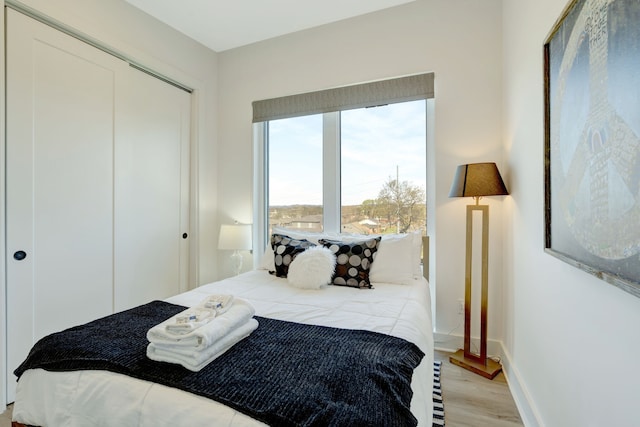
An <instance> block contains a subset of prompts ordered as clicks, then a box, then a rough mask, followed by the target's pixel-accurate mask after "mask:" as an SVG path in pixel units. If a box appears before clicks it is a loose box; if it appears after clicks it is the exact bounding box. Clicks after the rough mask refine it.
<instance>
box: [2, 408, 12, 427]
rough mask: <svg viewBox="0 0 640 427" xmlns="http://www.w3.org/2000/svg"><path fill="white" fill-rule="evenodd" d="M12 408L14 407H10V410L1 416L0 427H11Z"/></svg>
mask: <svg viewBox="0 0 640 427" xmlns="http://www.w3.org/2000/svg"><path fill="white" fill-rule="evenodd" d="M11 407H12V405H9V409H7V410H6V411H5V412H3V413H2V414H0V427H10V426H11Z"/></svg>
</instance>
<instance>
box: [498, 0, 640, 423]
mask: <svg viewBox="0 0 640 427" xmlns="http://www.w3.org/2000/svg"><path fill="white" fill-rule="evenodd" d="M566 3H567V2H566V0H508V1H504V2H503V4H504V12H503V14H504V66H505V68H504V75H505V89H504V94H505V97H504V109H503V110H504V113H505V115H504V124H505V128H504V142H505V150H506V153H507V159H508V160H507V162H508V168H509V170H510V185H511V186H510V190H511V197H510V198H509V199H508V200H506V201H505V202H506V203H505V219H508V221H507V222H506V224H505V244H504V257H505V259H504V266H505V280H504V305H505V308H506V310H505V313H504V316H505V318H504V322H505V325H506V326H505V331H504V346H505V348H506V350H507V353H508V357H509V358H510V360H511V370H510V372H509V374H510V377H511V378H512V381H511V383H512V384H516V382H517V384H516V385H519V386H520V388H517V389H516V390H515V391H516V392H518V394H519V396H518V398H519V399H526V398H527V397H528V398H529V404H530V406H531V407H530V410H526V411H523V414H522V415H523V417H525V419H526V420H527V421H528V422H527V425H531V426H534V425H544V426H550V427H553V426H563V427H564V426H632V425H638V414H637V405H638V403H637V400H638V396H640V373H639V372H638V370H637V367H638V354H640V333H638V325H640V299H639V298H636V297H634V296H632V295H631V294H629V293H626V292H624V291H622V290H620V289H618V288H616V287H614V286H612V285H609V284H607V283H605V282H604V281H601V280H598V279H597V278H595V277H593V276H591V275H589V274H587V273H585V272H583V271H581V270H579V269H577V268H574V267H572V266H570V265H568V264H566V263H563V262H562V261H560V260H558V259H556V258H554V257H552V256H550V255H547V254H545V253H544V251H543V247H544V228H543V227H544V215H543V208H544V198H543V197H544V188H543V182H544V181H543V143H544V135H543V126H544V124H543V115H542V114H543V89H542V88H543V86H542V85H543V76H542V69H543V63H542V46H543V43H544V40H545V38H546V37H547V35H548V33H549V31H550V30H551V28H552V27H553V24H554V22H555V21H556V19H557V18H558V17H559V16H560V14H561V12H562V10H563V8H564V7H565V4H566Z"/></svg>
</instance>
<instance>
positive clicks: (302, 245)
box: [269, 234, 316, 277]
mask: <svg viewBox="0 0 640 427" xmlns="http://www.w3.org/2000/svg"><path fill="white" fill-rule="evenodd" d="M312 246H316V245H315V244H314V243H311V242H310V241H308V240H305V239H292V238H291V237H289V236H285V235H284V234H272V235H271V247H272V248H273V255H274V264H275V268H276V269H275V275H276V276H278V277H287V273H288V272H289V264H291V262H292V261H293V260H294V259H295V257H296V255H298V254H299V253H302V252H304V251H305V250H307V248H310V247H312ZM269 273H271V274H274V272H273V271H270V272H269Z"/></svg>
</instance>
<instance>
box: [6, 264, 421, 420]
mask: <svg viewBox="0 0 640 427" xmlns="http://www.w3.org/2000/svg"><path fill="white" fill-rule="evenodd" d="M373 285H374V289H354V288H346V287H339V286H329V287H327V288H324V289H320V290H303V289H297V288H294V287H291V286H290V285H289V284H288V282H287V280H286V279H281V278H277V277H275V276H272V275H269V273H268V272H267V271H265V270H255V271H251V272H248V273H244V274H241V275H240V276H237V277H234V278H230V279H225V280H222V281H220V282H215V283H211V284H208V285H203V286H200V287H198V288H196V289H194V290H192V291H189V292H186V293H184V294H180V295H177V296H175V297H172V298H169V299H167V301H168V302H172V303H175V304H181V305H185V306H193V305H197V304H198V303H199V302H201V301H202V300H203V299H204V298H205V297H206V296H207V295H208V294H223V293H231V294H233V295H235V296H238V297H242V298H244V299H246V300H248V301H249V302H250V303H251V304H253V306H254V307H255V309H256V315H258V316H263V317H270V318H274V319H280V320H289V321H294V322H299V323H307V324H315V325H323V326H332V327H337V328H349V329H365V330H369V331H375V332H381V333H384V334H388V335H393V336H396V337H400V338H404V339H406V340H408V341H411V342H413V343H415V344H416V345H417V346H418V347H419V348H420V349H421V350H422V351H423V352H424V353H425V357H424V359H423V360H422V362H421V363H420V365H419V366H418V367H417V368H416V370H415V372H414V375H413V380H412V384H411V386H412V389H413V392H414V395H413V399H412V401H411V411H412V413H413V414H414V415H415V417H416V418H417V419H418V425H420V426H425V427H428V426H431V422H432V421H431V420H432V395H431V390H432V384H433V335H432V326H431V312H430V311H431V309H430V307H431V303H430V301H429V290H428V285H427V282H426V280H424V279H420V280H415V281H414V282H413V283H411V284H409V285H397V284H385V283H374V284H373ZM13 419H14V420H15V421H18V422H21V423H23V424H30V425H36V426H47V427H56V426H65V427H90V426H118V427H123V426H140V427H159V426H167V427H169V426H171V427H174V426H234V427H239V426H256V425H263V424H262V423H261V422H259V421H256V420H254V419H252V418H250V417H248V416H246V415H244V414H242V413H239V412H237V411H235V410H233V409H231V408H228V407H226V406H224V405H222V404H220V403H217V402H215V401H213V400H210V399H207V398H204V397H200V396H196V395H193V394H191V393H188V392H184V391H182V390H178V389H174V388H170V387H166V386H162V385H159V384H155V383H151V382H147V381H142V380H137V379H133V378H130V377H127V376H124V375H120V374H113V373H110V372H105V371H76V372H47V371H44V370H41V369H34V370H29V371H27V372H25V373H24V374H23V376H22V377H21V378H20V381H19V382H18V386H17V391H16V402H15V405H14V408H13Z"/></svg>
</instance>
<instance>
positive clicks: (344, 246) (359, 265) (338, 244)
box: [319, 236, 381, 288]
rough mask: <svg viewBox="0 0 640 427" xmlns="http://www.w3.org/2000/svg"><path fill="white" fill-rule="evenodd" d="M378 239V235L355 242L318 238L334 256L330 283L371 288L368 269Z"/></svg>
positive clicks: (378, 244)
mask: <svg viewBox="0 0 640 427" xmlns="http://www.w3.org/2000/svg"><path fill="white" fill-rule="evenodd" d="M380 240H381V237H380V236H379V237H374V238H371V239H367V240H361V241H357V242H343V241H340V240H329V239H320V241H319V243H320V244H321V245H323V246H324V247H325V248H329V249H330V250H331V252H333V253H334V254H335V256H336V261H337V262H336V270H335V272H334V274H333V279H332V280H331V283H332V284H334V285H338V286H349V287H352V288H371V282H370V281H369V269H370V268H371V263H372V262H373V260H374V258H375V255H376V252H377V251H378V247H379V246H380Z"/></svg>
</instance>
